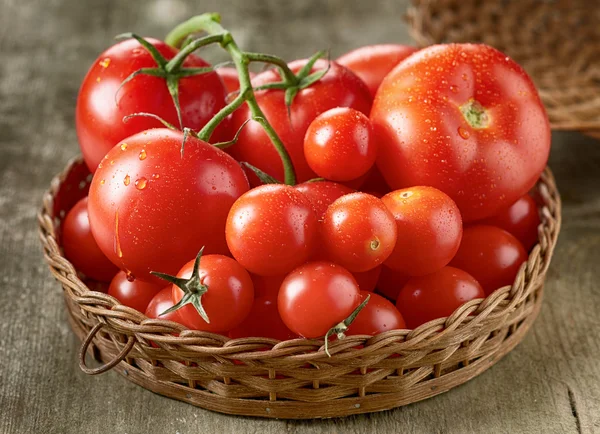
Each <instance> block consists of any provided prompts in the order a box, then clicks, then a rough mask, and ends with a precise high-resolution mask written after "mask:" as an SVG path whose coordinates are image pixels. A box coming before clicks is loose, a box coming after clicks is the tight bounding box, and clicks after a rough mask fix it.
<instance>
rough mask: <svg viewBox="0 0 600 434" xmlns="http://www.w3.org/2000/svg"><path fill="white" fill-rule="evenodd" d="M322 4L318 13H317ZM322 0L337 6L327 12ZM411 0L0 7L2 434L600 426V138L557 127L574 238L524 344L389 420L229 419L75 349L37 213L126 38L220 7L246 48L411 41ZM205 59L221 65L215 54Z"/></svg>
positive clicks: (341, 47)
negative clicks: (81, 95) (88, 366)
mask: <svg viewBox="0 0 600 434" xmlns="http://www.w3.org/2000/svg"><path fill="white" fill-rule="evenodd" d="M321 3H323V4H321ZM325 3H326V5H325ZM405 7H406V2H405V1H398V0H387V1H370V2H365V1H360V0H351V1H349V0H334V1H329V2H319V1H318V0H310V1H304V0H303V1H294V2H292V1H276V0H272V1H259V0H251V1H248V0H240V1H232V0H229V1H225V0H196V1H182V0H153V1H146V2H142V1H135V2H134V1H115V0H111V1H100V0H85V1H84V0H63V1H60V0H37V1H32V0H29V1H19V0H0V257H1V261H0V433H79V434H87V433H93V434H95V433H128V434H134V433H173V434H175V433H181V434H184V433H199V432H211V433H229V432H235V433H242V432H260V433H278V432H288V433H296V432H302V433H304V432H309V433H325V432H339V433H364V432H377V433H388V432H389V433H398V432H402V433H437V432H444V433H467V432H477V433H479V432H481V433H538V432H539V433H592V432H600V319H599V313H598V312H600V284H599V281H600V142H597V141H594V140H591V139H589V138H587V137H584V136H581V135H579V134H577V133H561V134H555V135H554V137H553V149H552V155H551V158H550V166H551V167H552V169H553V170H554V172H555V174H556V178H557V181H558V185H559V188H560V190H561V192H562V197H563V200H564V216H563V222H564V223H563V229H562V233H561V236H560V240H559V245H558V248H557V250H556V255H555V257H554V260H553V264H552V266H551V268H550V271H549V274H548V281H547V288H546V291H545V294H546V296H545V300H544V306H543V309H542V312H541V315H540V316H539V318H538V320H537V322H536V324H535V325H534V327H533V328H532V330H531V331H530V332H529V335H528V336H527V337H526V339H525V340H524V342H523V343H522V344H521V345H519V346H518V347H517V348H516V349H515V350H514V351H513V352H511V353H510V354H509V355H508V356H506V357H505V358H504V359H503V360H501V361H500V362H499V363H498V364H497V365H495V366H494V367H493V368H491V369H490V370H489V371H487V372H485V373H484V374H482V375H481V376H479V377H478V378H475V379H474V380H472V381H470V382H469V383H467V384H465V385H463V386H460V387H458V388H456V389H454V390H452V391H450V392H448V393H446V394H444V395H440V396H438V397H435V398H433V399H430V400H427V401H424V402H420V403H417V404H413V405H410V406H407V407H404V408H400V409H396V410H393V411H386V412H383V413H377V414H371V415H362V416H354V417H348V418H345V419H332V420H325V421H284V420H279V421H278V420H261V419H252V418H242V417H232V416H225V415H221V414H217V413H212V412H208V411H205V410H202V409H199V408H195V407H192V406H190V405H188V404H184V403H180V402H177V401H174V400H170V399H167V398H163V397H161V396H158V395H154V394H152V393H151V392H149V391H147V390H145V389H142V388H140V387H138V386H135V385H133V384H132V383H129V382H127V381H126V380H125V379H123V378H121V377H120V376H118V375H117V374H115V373H108V374H105V375H101V376H97V377H88V376H86V375H85V374H83V373H82V372H80V371H79V368H78V366H77V361H76V353H77V351H78V348H79V344H78V341H77V340H76V338H75V336H74V335H73V333H72V332H71V331H70V329H69V326H68V325H67V317H66V313H65V310H64V308H63V300H62V295H61V289H60V287H59V285H58V284H57V283H56V282H55V281H54V280H53V279H52V278H51V276H50V273H49V272H48V270H47V268H46V264H45V263H44V261H43V259H42V255H41V248H40V244H39V241H38V237H37V233H36V219H35V215H36V212H37V209H38V207H39V206H40V201H41V195H42V192H43V191H44V189H46V187H47V186H48V183H49V182H50V179H51V178H52V176H53V175H54V174H55V173H56V172H58V171H59V170H61V169H62V167H63V166H64V165H65V163H66V162H67V160H68V159H69V158H70V157H72V156H74V155H75V154H77V152H78V149H77V145H76V136H75V130H74V126H73V124H74V119H73V117H74V116H73V114H74V107H75V100H76V95H77V89H78V86H79V83H80V81H81V79H82V78H83V75H84V74H85V72H86V70H87V68H88V67H89V65H90V64H91V62H92V61H93V60H94V59H95V57H96V56H97V55H98V54H99V53H100V52H101V51H102V50H103V49H104V48H106V47H107V46H108V45H110V44H112V43H113V39H112V37H113V36H114V35H116V34H119V33H122V32H125V31H129V30H133V31H136V32H138V33H140V34H142V35H149V36H150V35H152V36H157V37H161V36H162V35H164V34H165V32H166V31H167V30H168V29H169V28H170V27H171V26H173V24H174V23H176V22H178V21H180V20H182V19H184V18H186V17H188V16H191V15H192V14H195V13H200V12H205V11H220V12H221V13H223V15H224V23H225V25H226V26H228V27H229V28H230V29H231V30H233V31H234V34H235V35H236V37H237V40H238V42H239V43H240V45H242V46H243V47H246V48H248V49H252V50H257V51H267V52H272V53H275V54H278V55H281V56H283V57H284V58H287V59H294V58H298V57H307V56H309V55H310V54H311V53H313V52H314V51H315V50H317V49H320V48H331V51H332V55H334V56H336V55H339V54H341V53H342V52H344V51H346V50H349V49H351V48H354V47H356V46H359V45H364V44H367V43H378V42H385V41H398V42H409V40H410V39H409V37H408V33H407V30H406V27H405V25H404V23H403V22H402V14H403V12H404V10H405ZM207 57H209V59H211V60H213V61H215V60H219V59H221V57H219V56H218V55H216V54H215V51H209V53H208V54H207Z"/></svg>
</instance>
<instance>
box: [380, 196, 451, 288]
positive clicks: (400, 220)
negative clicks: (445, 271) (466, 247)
mask: <svg viewBox="0 0 600 434" xmlns="http://www.w3.org/2000/svg"><path fill="white" fill-rule="evenodd" d="M381 200H382V201H383V203H384V204H385V205H386V206H387V207H388V209H389V210H390V211H391V212H392V214H393V215H394V218H395V219H396V224H397V226H398V242H397V243H396V247H395V248H394V251H393V252H392V254H391V255H390V257H389V258H388V260H387V261H386V262H385V265H387V266H388V267H390V268H393V269H395V270H397V271H400V272H402V273H404V274H406V275H409V276H423V275H425V274H430V273H433V272H434V271H437V270H439V269H440V268H442V267H443V266H445V265H447V264H448V263H449V262H450V260H451V259H452V258H453V257H454V254H455V253H456V251H457V250H458V246H459V245H460V239H461V236H462V219H461V216H460V211H459V210H458V208H457V206H456V204H455V203H454V201H453V200H452V199H450V198H449V197H448V196H447V195H446V194H444V193H442V192H441V191H439V190H437V189H435V188H432V187H412V188H406V189H403V190H396V191H393V192H392V193H388V194H386V195H385V196H383V198H382V199H381Z"/></svg>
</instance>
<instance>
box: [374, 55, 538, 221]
mask: <svg viewBox="0 0 600 434" xmlns="http://www.w3.org/2000/svg"><path fill="white" fill-rule="evenodd" d="M371 122H372V123H373V127H374V129H375V133H376V136H377V140H378V143H379V145H380V146H379V151H378V157H377V165H378V166H379V169H380V170H381V173H382V174H383V176H384V177H385V179H386V181H387V182H388V184H389V185H390V187H392V188H394V189H397V188H404V187H410V186H414V185H429V186H432V187H436V188H439V189H440V190H442V191H443V192H444V193H446V194H448V195H449V196H450V197H451V198H452V199H453V200H454V201H455V202H456V204H457V205H458V207H459V208H460V211H461V214H462V217H463V219H464V221H466V222H470V221H473V220H478V219H482V218H485V217H489V216H492V215H494V214H495V213H497V212H498V211H500V210H501V209H503V208H506V207H507V206H509V205H510V204H511V203H514V202H515V201H516V200H517V199H519V198H520V197H521V196H523V195H524V194H525V193H527V191H528V190H529V189H531V188H532V187H533V186H534V184H535V183H536V181H537V179H538V178H539V176H540V174H541V172H542V170H543V169H544V167H545V165H546V162H547V160H548V154H549V151H550V126H549V123H548V117H547V115H546V112H545V110H544V107H543V105H542V102H541V101H540V98H539V96H538V93H537V90H536V88H535V86H534V84H533V82H532V81H531V79H530V78H529V76H528V75H527V73H526V72H525V71H524V70H523V68H521V67H520V66H519V65H517V64H516V63H515V62H514V61H513V60H511V59H510V58H509V57H507V56H506V55H505V54H502V53H501V52H499V51H498V50H496V49H494V48H492V47H489V46H486V45H481V44H479V45H477V44H448V45H435V46H431V47H428V48H425V49H423V50H421V51H419V52H418V53H415V54H414V55H412V56H410V58H408V59H406V60H405V61H403V62H402V63H400V64H399V65H398V66H397V67H396V68H395V69H394V70H393V71H392V72H391V73H390V74H389V75H388V76H387V77H386V78H385V80H384V81H383V83H382V84H381V86H380V88H379V90H378V92H377V95H376V97H375V101H374V103H373V110H372V111H371Z"/></svg>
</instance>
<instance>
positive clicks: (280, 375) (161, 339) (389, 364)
mask: <svg viewBox="0 0 600 434" xmlns="http://www.w3.org/2000/svg"><path fill="white" fill-rule="evenodd" d="M90 178H91V176H90V174H89V172H88V171H87V169H86V167H85V165H84V164H83V163H82V162H81V160H79V159H77V160H73V161H72V162H71V163H70V164H69V165H68V166H67V168H66V169H65V171H64V172H63V173H61V174H60V175H58V176H57V177H56V178H55V179H54V180H53V181H52V184H51V187H50V190H49V191H48V192H47V193H46V194H45V195H44V204H43V208H42V209H41V211H40V213H39V216H38V220H39V233H40V238H41V241H42V245H43V248H44V253H45V258H46V260H47V261H48V264H49V265H50V271H51V272H52V274H53V275H54V277H55V278H56V279H57V280H58V281H60V283H61V284H62V286H63V289H64V297H65V301H66V306H67V309H68V312H69V320H70V323H71V326H72V328H73V330H74V331H75V333H76V334H77V335H78V336H79V337H80V339H82V340H83V345H82V348H81V353H80V366H81V368H82V369H83V371H84V372H86V373H88V374H98V373H101V372H105V371H107V370H109V369H111V368H114V369H115V370H116V371H117V372H119V373H120V374H121V375H124V376H126V377H127V378H128V379H129V380H130V381H133V382H134V383H137V384H139V385H141V386H142V387H145V388H147V389H149V390H152V391H153V392H156V393H159V394H161V395H165V396H168V397H171V398H175V399H179V400H181V401H186V402H189V403H191V404H193V405H196V406H199V407H204V408H207V409H210V410H215V411H219V412H223V413H230V414H239V415H251V416H262V417H276V418H318V417H335V416H345V415H350V414H356V413H366V412H372V411H379V410H386V409H390V408H393V407H398V406H401V405H405V404H408V403H411V402H415V401H419V400H422V399H425V398H428V397H431V396H434V395H437V394H439V393H442V392H445V391H447V390H449V389H451V388H452V387H455V386H457V385H459V384H461V383H464V382H465V381H467V380H469V379H470V378H473V377H474V376H476V375H478V374H480V373H481V372H483V371H485V370H486V369H487V368H489V367H490V366H492V365H493V364H494V363H496V362H497V361H498V360H499V359H500V358H501V357H502V356H503V355H504V354H506V353H507V352H508V351H510V350H511V349H512V348H513V347H514V346H515V345H517V344H518V343H519V342H520V341H521V340H522V339H523V337H524V336H525V333H526V332H527V330H528V329H529V328H530V327H531V324H532V323H533V321H534V320H535V318H536V316H537V314H538V312H539V310H540V306H541V301H542V291H543V284H544V278H545V276H546V270H547V269H548V265H549V264H550V259H551V258H552V253H553V250H554V246H555V244H556V239H557V236H558V232H559V229H560V221H561V205H560V197H559V194H558V191H557V189H556V185H555V183H554V179H553V177H552V173H551V172H550V170H549V169H546V171H545V172H544V173H543V174H542V177H541V180H540V182H539V183H538V185H537V191H538V192H539V195H538V196H539V201H540V204H541V205H540V206H541V216H542V224H541V225H540V227H539V239H540V242H539V244H538V245H537V246H536V247H535V248H534V249H533V251H532V253H531V255H530V256H529V260H528V261H527V262H526V263H525V264H523V266H522V267H521V269H520V270H519V273H518V276H517V278H516V280H515V283H514V284H513V285H512V287H508V286H507V287H504V288H501V289H498V290H497V291H495V292H494V293H493V294H492V295H490V296H489V297H487V298H486V299H484V300H481V299H479V300H473V301H470V302H468V303H466V304H465V305H463V306H462V307H460V308H459V309H458V310H457V311H456V312H454V313H453V314H452V316H450V317H448V318H441V319H437V320H434V321H431V322H429V323H427V324H424V325H422V326H420V327H419V328H417V329H415V330H393V331H388V332H386V333H383V334H380V335H378V336H374V337H369V336H348V337H347V338H346V339H344V340H341V341H335V342H332V343H331V344H330V347H329V349H330V352H331V354H332V356H331V357H328V356H327V355H326V354H325V351H324V348H323V341H322V340H305V339H295V340H290V341H285V342H278V341H275V340H272V339H266V338H244V339H229V338H227V337H225V336H220V335H216V334H212V333H206V332H199V331H192V330H186V329H185V328H184V327H183V326H181V325H179V324H177V323H173V322H170V321H165V320H153V319H148V318H147V317H145V316H144V315H143V314H141V313H139V312H137V311H135V310H133V309H131V308H128V307H126V306H123V305H120V304H119V303H118V301H117V300H116V299H114V298H113V297H110V296H108V295H106V294H103V293H99V292H94V291H91V290H90V289H89V288H88V287H86V285H85V284H84V283H83V282H82V281H81V280H80V279H79V278H78V276H77V272H76V271H75V269H74V268H73V265H72V264H71V263H70V262H69V261H68V260H67V259H65V257H64V256H63V254H62V252H61V248H60V245H59V242H58V237H57V228H58V227H59V222H60V219H61V218H62V217H63V216H64V215H65V212H66V211H67V210H69V209H70V208H71V207H72V206H73V205H74V204H75V203H76V201H77V200H78V199H80V198H81V197H83V196H84V195H85V194H86V193H87V188H88V187H89V181H90ZM88 350H90V351H91V353H92V355H93V356H94V357H95V358H96V359H97V360H98V361H101V362H103V363H105V364H104V365H102V366H100V367H99V368H95V369H90V368H88V367H87V366H86V362H85V356H86V353H87V352H88Z"/></svg>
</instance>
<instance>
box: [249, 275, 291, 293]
mask: <svg viewBox="0 0 600 434" xmlns="http://www.w3.org/2000/svg"><path fill="white" fill-rule="evenodd" d="M250 277H251V278H252V283H253V284H254V298H269V297H271V298H273V297H275V298H276V297H277V293H278V292H279V288H280V287H281V283H282V282H283V279H285V274H284V275H280V276H259V275H258V274H250Z"/></svg>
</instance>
